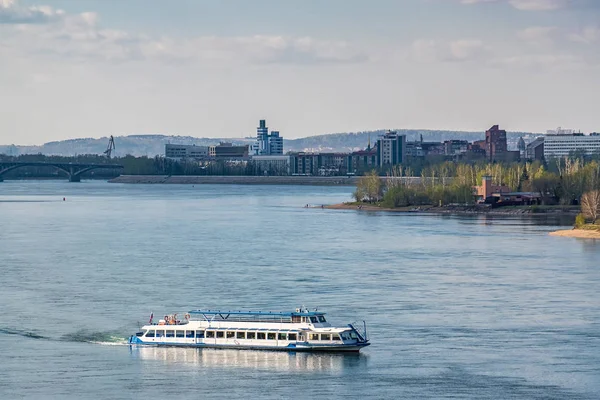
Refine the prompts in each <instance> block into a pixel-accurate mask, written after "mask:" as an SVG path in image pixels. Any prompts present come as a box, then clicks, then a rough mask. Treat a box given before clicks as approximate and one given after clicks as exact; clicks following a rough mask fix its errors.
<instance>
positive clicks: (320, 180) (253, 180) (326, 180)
mask: <svg viewBox="0 0 600 400" xmlns="http://www.w3.org/2000/svg"><path fill="white" fill-rule="evenodd" d="M109 182H110V183H127V184H176V185H305V186H356V182H357V178H356V177H353V176H351V177H346V176H164V175H121V176H119V177H117V178H114V179H111V180H110V181H109Z"/></svg>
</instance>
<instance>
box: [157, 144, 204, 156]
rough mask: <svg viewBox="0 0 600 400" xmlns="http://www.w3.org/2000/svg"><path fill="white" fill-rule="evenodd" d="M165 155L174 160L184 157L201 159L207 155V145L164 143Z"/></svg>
mask: <svg viewBox="0 0 600 400" xmlns="http://www.w3.org/2000/svg"><path fill="white" fill-rule="evenodd" d="M165 157H166V158H172V159H176V160H181V159H184V158H193V159H199V160H202V159H205V158H207V157H208V146H194V145H187V144H165Z"/></svg>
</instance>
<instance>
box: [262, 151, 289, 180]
mask: <svg viewBox="0 0 600 400" xmlns="http://www.w3.org/2000/svg"><path fill="white" fill-rule="evenodd" d="M291 158H292V157H291V156H289V155H288V156H252V162H253V164H254V167H255V168H256V171H255V172H256V174H257V175H291V172H292V170H291Z"/></svg>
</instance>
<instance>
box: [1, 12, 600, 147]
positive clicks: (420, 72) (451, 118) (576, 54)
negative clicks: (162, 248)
mask: <svg viewBox="0 0 600 400" xmlns="http://www.w3.org/2000/svg"><path fill="white" fill-rule="evenodd" d="M599 96H600V1H598V0H287V1H286V0H211V1H209V0H172V1H164V0H161V1H154V0H120V1H117V0H35V1H32V0H0V144H10V143H16V144H40V143H43V142H46V141H50V140H59V139H66V138H76V137H100V136H106V135H110V134H114V135H126V134H133V133H165V134H179V135H191V136H202V137H241V136H248V135H254V134H255V131H256V126H257V124H258V120H259V119H261V118H266V119H267V123H268V125H269V127H270V128H271V129H278V130H280V131H281V133H282V135H283V136H284V137H288V138H296V137H303V136H310V135H315V134H321V133H333V132H343V131H360V130H371V129H385V128H407V129H409V128H427V129H461V130H485V129H486V128H488V127H489V126H491V125H493V124H500V125H501V127H503V128H505V129H507V130H512V131H515V130H523V131H534V132H544V131H545V130H546V129H552V128H556V127H557V126H562V127H564V128H573V129H581V130H582V131H586V132H588V131H600V110H599V105H600V99H599Z"/></svg>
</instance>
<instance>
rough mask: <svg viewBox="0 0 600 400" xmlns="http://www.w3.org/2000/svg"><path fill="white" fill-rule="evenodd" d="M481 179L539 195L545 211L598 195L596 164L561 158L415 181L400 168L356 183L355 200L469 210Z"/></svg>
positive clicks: (440, 169) (432, 170)
mask: <svg viewBox="0 0 600 400" xmlns="http://www.w3.org/2000/svg"><path fill="white" fill-rule="evenodd" d="M483 176H490V177H491V178H492V184H493V185H505V186H508V188H509V189H510V190H511V191H513V192H534V193H538V194H539V196H540V199H541V202H542V204H545V205H579V204H581V202H582V201H583V199H587V198H588V197H589V196H591V195H586V193H593V192H594V191H597V190H600V164H599V163H598V162H597V161H595V160H594V161H588V162H585V161H584V160H583V159H581V158H575V159H572V158H563V159H555V160H551V161H550V162H548V163H546V164H544V163H541V162H539V161H535V162H528V163H512V164H502V163H477V164H466V163H454V162H448V161H447V162H442V163H439V164H435V165H429V166H427V167H425V168H423V169H422V170H421V173H420V175H416V174H415V173H414V172H413V171H412V170H411V168H410V167H402V166H396V167H393V168H391V169H390V170H388V172H387V173H386V174H385V176H381V174H379V173H377V171H371V172H370V173H368V174H366V175H365V176H363V177H361V178H359V181H358V184H357V188H356V191H355V193H354V197H355V199H356V201H367V202H377V203H381V204H382V205H383V206H385V207H403V206H416V205H440V204H442V205H446V204H450V203H460V204H474V203H475V200H476V199H475V196H474V190H473V188H474V186H477V185H480V184H481V181H482V177H483ZM586 201H587V202H589V201H588V200H586ZM594 219H596V218H594Z"/></svg>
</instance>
